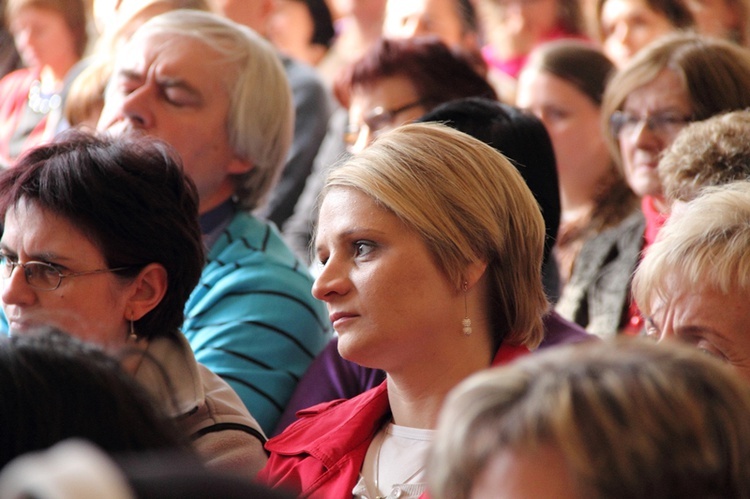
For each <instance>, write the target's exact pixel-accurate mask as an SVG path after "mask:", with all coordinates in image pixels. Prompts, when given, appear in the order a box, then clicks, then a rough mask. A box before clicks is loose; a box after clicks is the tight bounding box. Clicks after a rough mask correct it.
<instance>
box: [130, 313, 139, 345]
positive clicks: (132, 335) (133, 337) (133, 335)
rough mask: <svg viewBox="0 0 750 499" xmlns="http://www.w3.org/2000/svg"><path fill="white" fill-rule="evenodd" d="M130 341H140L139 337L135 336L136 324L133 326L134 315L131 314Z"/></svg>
mask: <svg viewBox="0 0 750 499" xmlns="http://www.w3.org/2000/svg"><path fill="white" fill-rule="evenodd" d="M129 339H131V340H133V341H138V335H136V334H135V324H133V313H132V312H131V313H130V336H129Z"/></svg>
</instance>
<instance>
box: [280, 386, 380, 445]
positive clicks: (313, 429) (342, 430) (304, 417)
mask: <svg viewBox="0 0 750 499" xmlns="http://www.w3.org/2000/svg"><path fill="white" fill-rule="evenodd" d="M389 407H390V406H389V405H388V393H387V389H386V383H385V382H383V383H382V384H381V385H378V386H377V387H375V388H372V389H371V390H368V391H366V392H364V393H362V394H360V395H357V396H356V397H354V398H351V399H348V400H347V399H339V400H333V401H330V402H323V403H321V404H318V405H315V406H313V407H310V408H308V409H304V410H302V411H300V412H298V414H297V415H298V418H299V419H297V421H295V422H294V423H292V424H291V425H290V426H289V427H288V428H287V429H286V430H284V431H283V432H282V433H281V434H280V435H278V436H276V437H274V438H272V439H271V440H269V441H268V443H267V444H266V448H267V449H268V450H269V451H271V452H281V453H284V454H294V453H301V452H310V451H311V450H312V449H313V448H317V447H320V446H325V447H329V446H332V447H336V446H338V445H339V444H341V443H342V442H350V441H351V440H353V439H354V438H356V437H361V436H362V435H363V434H367V435H369V434H370V433H372V432H374V431H375V429H377V428H378V427H379V425H380V420H381V419H382V418H383V417H384V416H385V415H386V414H388V413H389V411H390V408H389Z"/></svg>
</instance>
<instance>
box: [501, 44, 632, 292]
mask: <svg viewBox="0 0 750 499" xmlns="http://www.w3.org/2000/svg"><path fill="white" fill-rule="evenodd" d="M613 73H614V66H613V65H612V62H611V61H610V60H609V59H607V57H606V56H605V55H604V54H602V53H601V51H599V50H598V49H597V48H595V47H594V46H592V45H590V44H587V43H585V42H581V41H579V40H558V41H553V42H549V43H545V44H542V45H540V46H539V47H538V48H536V49H534V51H533V52H532V53H531V55H530V56H529V60H528V61H527V63H526V66H525V67H524V70H523V71H522V72H521V76H520V78H519V82H520V85H519V88H518V94H517V96H516V104H517V105H518V106H519V107H522V108H524V109H528V110H530V111H531V112H533V113H534V114H535V115H536V116H537V117H539V119H541V120H542V122H544V126H545V127H546V128H547V131H548V132H549V135H550V138H551V139H552V145H553V146H554V149H555V158H556V159H557V175H558V177H559V179H560V204H561V208H562V212H561V217H560V218H561V219H560V230H559V231H558V233H557V234H556V239H555V247H554V255H555V261H556V262H557V264H558V268H559V270H560V278H561V281H562V284H563V285H564V284H565V283H567V282H568V281H570V278H571V275H572V274H573V273H574V272H575V268H574V263H575V260H576V257H577V256H578V252H579V251H580V250H581V247H582V246H583V243H584V242H585V241H587V240H589V239H592V238H596V237H597V236H598V235H599V234H601V233H602V232H604V231H605V230H607V229H610V228H615V227H627V226H628V224H629V223H630V220H632V218H635V219H638V218H640V214H638V213H637V211H638V210H637V208H638V198H637V197H636V196H635V194H633V192H632V191H631V190H630V188H629V187H628V184H627V183H626V182H625V179H624V178H623V176H622V173H621V172H620V171H619V170H618V168H617V166H616V165H615V162H614V159H613V158H612V154H611V152H610V151H609V148H608V147H607V141H606V140H605V138H604V133H605V132H604V130H602V127H601V121H602V119H601V105H602V96H603V94H604V88H605V86H606V84H607V82H608V81H609V78H610V76H611V75H612V74H613Z"/></svg>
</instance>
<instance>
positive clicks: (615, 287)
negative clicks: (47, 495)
mask: <svg viewBox="0 0 750 499" xmlns="http://www.w3.org/2000/svg"><path fill="white" fill-rule="evenodd" d="M748 88H750V52H748V51H747V49H743V48H741V47H738V46H736V45H734V44H732V43H730V42H726V41H723V40H716V39H709V38H704V37H700V36H697V35H692V34H678V35H669V36H667V37H664V38H663V39H662V40H659V41H658V42H655V43H654V44H652V45H649V47H648V48H646V49H645V50H644V51H642V52H641V53H639V54H638V55H637V56H636V57H635V58H634V59H633V60H632V61H630V63H629V64H628V65H627V66H626V67H625V68H623V69H622V70H620V71H619V72H618V73H616V74H615V76H614V77H613V78H612V80H611V81H610V82H609V84H607V88H606V89H605V92H604V98H603V100H602V117H603V119H606V120H608V124H607V131H608V133H607V135H606V137H607V141H608V143H609V145H610V148H611V150H612V154H613V157H614V158H615V161H617V164H618V168H620V169H621V171H622V173H623V175H624V177H625V180H626V181H627V183H628V185H629V186H630V188H631V190H632V191H633V192H634V193H635V194H636V195H637V196H638V197H640V198H641V209H642V212H643V214H644V217H645V220H644V219H635V220H632V223H631V224H630V225H629V226H628V227H627V228H625V229H623V228H618V229H617V230H613V231H605V232H604V233H602V234H601V236H600V237H598V238H596V239H595V240H593V241H591V242H586V243H584V245H583V247H582V248H581V251H580V253H579V254H578V257H577V259H576V262H575V264H574V266H575V268H576V272H575V274H574V275H573V276H571V280H570V282H568V284H567V285H566V286H565V288H564V289H563V292H562V296H561V297H560V301H559V302H558V304H557V310H558V311H559V312H560V313H561V314H562V315H563V316H564V317H566V318H567V319H570V320H573V321H575V322H577V323H578V324H580V325H582V326H584V327H585V328H586V330H587V331H589V332H590V333H595V334H599V335H603V336H609V335H615V334H618V333H628V334H640V333H641V332H642V331H643V321H642V320H641V314H640V313H639V312H638V308H637V307H636V306H635V304H634V303H633V302H632V301H631V299H630V279H631V276H632V273H633V271H634V270H635V267H636V265H637V262H638V260H639V259H640V255H641V251H642V250H643V249H644V248H645V247H647V246H648V245H649V244H651V242H653V240H654V238H655V237H656V234H657V233H658V231H659V228H660V227H661V225H663V223H664V221H665V220H666V212H667V207H666V203H665V202H664V199H663V193H662V187H661V182H660V181H659V176H658V173H657V169H656V167H657V165H658V163H659V159H660V158H661V156H662V154H663V152H664V151H665V150H666V149H667V147H668V146H669V145H670V144H671V143H672V141H673V140H674V139H675V137H676V136H677V134H678V133H679V132H680V130H682V129H683V128H684V127H685V126H686V125H687V124H688V123H690V122H692V121H700V120H704V119H706V118H710V117H711V116H713V115H715V114H719V113H722V112H725V111H730V110H735V109H743V108H745V107H748V106H750V93H748V92H747V89H748ZM716 89H721V91H717V90H716Z"/></svg>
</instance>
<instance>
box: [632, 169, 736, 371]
mask: <svg viewBox="0 0 750 499" xmlns="http://www.w3.org/2000/svg"><path fill="white" fill-rule="evenodd" d="M633 295H634V297H635V300H636V302H637V303H638V306H639V307H640V309H641V311H642V313H643V315H644V317H646V324H647V332H648V334H649V335H650V336H653V337H654V338H658V339H660V340H663V339H678V340H681V341H684V342H686V343H689V344H691V345H694V346H696V347H697V348H699V349H701V350H703V351H705V352H707V353H709V354H712V355H715V356H716V357H718V358H719V359H721V360H723V361H724V362H727V363H728V364H730V365H732V366H734V367H735V368H736V370H737V371H738V372H739V374H740V375H742V376H743V377H745V378H746V379H748V380H750V335H748V334H747V327H748V323H750V308H748V306H747V303H748V300H750V182H747V181H741V182H735V183H732V184H727V185H724V186H718V187H709V188H707V189H706V191H705V192H704V194H702V195H701V196H699V197H698V198H696V199H695V200H693V201H691V202H690V203H687V204H686V205H685V206H684V207H683V209H682V210H681V211H680V212H679V213H675V214H674V216H673V217H672V218H670V220H669V221H668V222H667V224H666V225H665V226H664V227H663V229H662V231H661V232H660V233H659V238H658V239H657V241H656V242H655V243H654V244H653V245H652V246H651V247H650V248H649V249H648V251H647V252H646V256H645V257H644V258H643V261H642V262H641V264H640V266H639V267H638V271H637V272H636V274H635V277H634V278H633Z"/></svg>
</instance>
